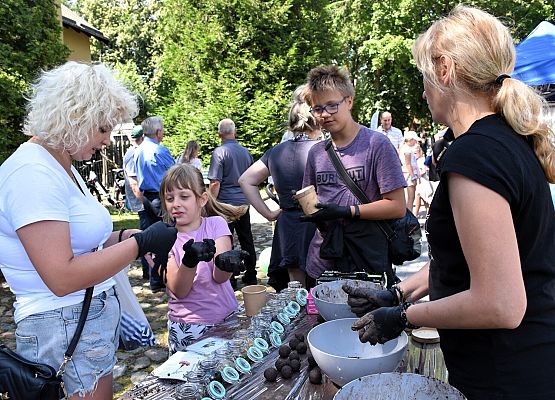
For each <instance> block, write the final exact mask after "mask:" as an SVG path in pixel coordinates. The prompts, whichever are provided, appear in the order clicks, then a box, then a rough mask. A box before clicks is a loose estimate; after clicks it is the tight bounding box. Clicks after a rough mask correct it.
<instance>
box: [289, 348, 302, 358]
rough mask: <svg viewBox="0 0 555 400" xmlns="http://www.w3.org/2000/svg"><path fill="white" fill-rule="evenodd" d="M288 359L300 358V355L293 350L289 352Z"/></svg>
mask: <svg viewBox="0 0 555 400" xmlns="http://www.w3.org/2000/svg"><path fill="white" fill-rule="evenodd" d="M289 359H290V360H300V359H301V357H300V356H299V353H297V351H296V350H293V351H292V352H291V353H289Z"/></svg>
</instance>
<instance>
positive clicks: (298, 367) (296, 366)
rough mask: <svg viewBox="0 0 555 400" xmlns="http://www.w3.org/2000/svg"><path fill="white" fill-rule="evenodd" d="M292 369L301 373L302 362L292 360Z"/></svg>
mask: <svg viewBox="0 0 555 400" xmlns="http://www.w3.org/2000/svg"><path fill="white" fill-rule="evenodd" d="M291 369H292V370H293V372H299V371H300V370H301V361H300V360H291Z"/></svg>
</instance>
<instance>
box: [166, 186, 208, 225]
mask: <svg viewBox="0 0 555 400" xmlns="http://www.w3.org/2000/svg"><path fill="white" fill-rule="evenodd" d="M205 197H207V196H206V193H203V194H202V196H201V197H200V198H197V197H196V196H195V193H194V192H193V191H192V190H191V189H181V188H169V189H168V191H167V192H166V194H165V196H164V201H165V204H166V210H167V212H168V214H169V215H170V216H171V218H172V219H174V220H175V225H176V226H184V225H190V224H195V223H197V222H198V221H199V220H200V215H201V210H202V207H203V206H204V204H206V199H205Z"/></svg>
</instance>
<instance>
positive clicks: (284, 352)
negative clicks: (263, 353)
mask: <svg viewBox="0 0 555 400" xmlns="http://www.w3.org/2000/svg"><path fill="white" fill-rule="evenodd" d="M278 352H279V356H280V357H282V358H287V357H288V356H289V353H291V348H290V347H289V346H287V345H286V344H284V345H282V346H279V350H278Z"/></svg>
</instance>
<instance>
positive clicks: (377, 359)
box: [307, 318, 408, 386]
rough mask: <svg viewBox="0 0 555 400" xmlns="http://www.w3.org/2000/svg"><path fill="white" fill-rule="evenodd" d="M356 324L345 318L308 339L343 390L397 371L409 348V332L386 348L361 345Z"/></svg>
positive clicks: (324, 369)
mask: <svg viewBox="0 0 555 400" xmlns="http://www.w3.org/2000/svg"><path fill="white" fill-rule="evenodd" d="M356 320H357V318H344V319H336V320H333V321H328V322H324V323H323V324H320V325H317V326H315V327H314V328H312V329H311V330H310V332H308V335H307V342H308V345H309V347H310V352H311V353H312V356H313V357H314V360H315V361H316V363H317V364H318V366H319V367H320V369H321V370H322V372H323V373H325V374H326V375H327V376H328V377H329V378H330V379H331V380H332V381H333V382H335V383H336V384H337V385H339V386H343V385H344V384H346V383H347V382H350V381H352V380H353V379H357V378H360V377H362V376H365V375H370V374H378V373H381V372H393V371H395V368H397V365H398V364H399V362H400V361H401V360H402V359H403V356H404V354H405V350H406V348H407V344H408V338H407V334H406V333H405V332H402V333H401V335H400V336H399V337H397V338H395V339H393V340H390V341H388V342H386V343H384V344H377V345H375V346H372V345H371V344H369V343H361V342H360V340H359V338H358V332H356V331H353V330H352V329H351V325H352V324H353V322H355V321H356Z"/></svg>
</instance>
